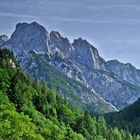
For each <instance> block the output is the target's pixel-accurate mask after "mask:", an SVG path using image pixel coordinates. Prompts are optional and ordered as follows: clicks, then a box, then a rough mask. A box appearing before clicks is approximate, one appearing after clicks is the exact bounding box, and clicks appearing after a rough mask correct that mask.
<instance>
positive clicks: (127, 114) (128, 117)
mask: <svg viewBox="0 0 140 140" xmlns="http://www.w3.org/2000/svg"><path fill="white" fill-rule="evenodd" d="M105 117H106V120H107V122H108V123H109V124H110V125H111V126H113V127H114V126H117V127H119V128H120V129H125V130H129V131H130V132H131V133H133V134H134V133H136V134H140V99H138V100H137V101H136V102H135V103H133V104H131V105H129V106H128V107H126V108H124V109H123V110H121V111H119V112H115V113H110V114H106V115H105Z"/></svg>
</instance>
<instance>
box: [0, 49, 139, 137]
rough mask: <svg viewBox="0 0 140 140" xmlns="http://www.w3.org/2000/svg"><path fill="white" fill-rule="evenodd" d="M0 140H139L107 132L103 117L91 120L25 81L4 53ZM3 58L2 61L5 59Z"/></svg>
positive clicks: (0, 72) (0, 83) (0, 79)
mask: <svg viewBox="0 0 140 140" xmlns="http://www.w3.org/2000/svg"><path fill="white" fill-rule="evenodd" d="M0 54H2V56H1V55H0V59H1V60H2V59H3V60H6V61H0V139H5V140H45V139H46V140H140V137H139V135H134V137H133V136H132V135H131V134H130V133H129V132H128V131H123V130H121V131H119V130H118V128H109V127H108V126H107V124H106V121H105V119H104V117H102V116H100V117H98V118H95V117H91V116H90V115H89V114H88V113H87V112H84V113H83V112H82V111H80V110H78V109H75V108H73V107H72V106H71V105H70V104H69V103H68V102H66V101H65V100H64V98H63V97H61V96H58V95H57V94H56V92H55V91H53V90H50V89H49V88H47V87H45V86H44V85H42V84H39V83H37V82H36V81H34V80H33V79H32V78H31V77H27V76H25V75H24V74H23V72H22V71H21V70H20V68H19V67H18V65H17V64H16V62H15V64H16V68H15V67H12V65H11V63H10V61H9V60H12V62H14V61H15V60H14V57H13V55H12V54H11V53H9V52H8V51H7V50H0ZM3 54H4V55H5V56H6V58H5V57H4V55H3Z"/></svg>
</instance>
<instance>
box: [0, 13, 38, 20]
mask: <svg viewBox="0 0 140 140" xmlns="http://www.w3.org/2000/svg"><path fill="white" fill-rule="evenodd" d="M0 16H3V17H16V18H30V19H33V18H38V17H36V16H32V15H26V14H20V13H19V14H17V13H7V12H1V13H0Z"/></svg>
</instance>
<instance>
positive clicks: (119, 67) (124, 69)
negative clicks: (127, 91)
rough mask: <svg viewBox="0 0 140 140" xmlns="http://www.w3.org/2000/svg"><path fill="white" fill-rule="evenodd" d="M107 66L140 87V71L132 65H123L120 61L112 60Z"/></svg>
mask: <svg viewBox="0 0 140 140" xmlns="http://www.w3.org/2000/svg"><path fill="white" fill-rule="evenodd" d="M106 66H107V68H108V69H110V70H111V71H112V72H113V73H115V74H117V75H118V76H119V77H121V78H122V79H124V80H126V81H128V82H130V83H132V84H134V85H140V70H139V69H136V68H135V67H134V66H133V65H131V64H130V63H127V64H123V63H121V62H119V61H118V60H111V61H107V62H106Z"/></svg>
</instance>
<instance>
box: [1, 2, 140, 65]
mask: <svg viewBox="0 0 140 140" xmlns="http://www.w3.org/2000/svg"><path fill="white" fill-rule="evenodd" d="M32 21H37V22H39V23H40V24H42V25H44V26H45V27H46V29H47V30H48V31H51V30H57V31H59V32H60V33H61V34H62V35H63V36H66V37H68V38H70V40H73V39H74V38H78V37H82V38H85V39H87V40H89V41H90V42H91V43H92V44H94V46H95V47H96V48H98V50H99V53H100V54H101V56H102V57H103V58H105V60H110V59H118V60H119V61H122V62H124V63H127V62H130V63H132V64H133V65H135V66H136V67H137V68H140V61H139V60H140V0H24V1H23V0H0V34H8V35H9V36H10V35H11V34H12V32H13V31H14V29H15V25H16V24H17V23H18V22H32Z"/></svg>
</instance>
